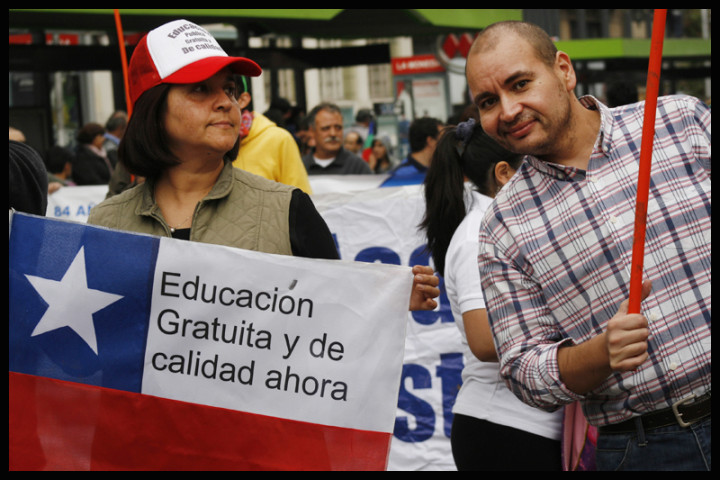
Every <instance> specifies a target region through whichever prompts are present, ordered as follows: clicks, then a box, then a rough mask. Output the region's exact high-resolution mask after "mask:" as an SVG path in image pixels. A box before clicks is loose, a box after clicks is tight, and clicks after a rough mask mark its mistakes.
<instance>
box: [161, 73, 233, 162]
mask: <svg viewBox="0 0 720 480" xmlns="http://www.w3.org/2000/svg"><path fill="white" fill-rule="evenodd" d="M235 93H236V84H235V81H234V79H233V76H232V74H231V73H230V71H229V70H227V69H225V70H221V71H220V72H219V73H217V74H215V75H214V76H212V77H210V78H209V79H207V80H205V81H203V82H200V83H194V84H185V85H173V86H172V87H171V88H170V90H169V92H168V97H167V102H166V112H165V132H166V134H167V136H168V144H169V147H170V151H171V152H172V153H173V154H174V155H175V156H176V157H177V158H178V159H180V160H181V161H183V160H185V159H190V158H201V157H202V158H207V157H218V158H220V159H222V157H223V155H224V154H225V153H226V152H228V151H230V150H232V148H233V147H234V146H235V142H236V141H237V138H238V134H239V131H240V118H241V105H240V104H238V102H237V100H236V99H235Z"/></svg>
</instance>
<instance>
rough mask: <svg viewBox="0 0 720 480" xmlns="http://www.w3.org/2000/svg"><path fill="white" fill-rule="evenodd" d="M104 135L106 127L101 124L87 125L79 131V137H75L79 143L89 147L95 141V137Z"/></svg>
mask: <svg viewBox="0 0 720 480" xmlns="http://www.w3.org/2000/svg"><path fill="white" fill-rule="evenodd" d="M104 134H105V127H103V126H102V125H100V124H99V123H86V124H85V125H83V127H82V128H81V129H80V130H78V132H77V135H75V139H76V140H77V141H78V143H82V144H83V145H89V144H91V143H92V142H93V140H95V137H97V136H98V135H104Z"/></svg>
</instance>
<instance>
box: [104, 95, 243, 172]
mask: <svg viewBox="0 0 720 480" xmlns="http://www.w3.org/2000/svg"><path fill="white" fill-rule="evenodd" d="M171 87H172V85H169V84H160V85H158V86H156V87H153V88H151V89H150V90H147V91H146V92H145V93H143V94H142V95H141V96H140V98H138V100H137V102H135V106H134V108H133V112H132V116H131V117H130V120H129V121H128V125H127V129H126V130H125V135H123V138H122V140H121V141H120V146H119V147H118V158H119V160H120V162H122V163H123V165H125V168H126V169H127V170H128V172H130V173H131V174H133V175H139V176H141V177H145V178H150V179H155V178H157V177H159V176H160V174H161V173H162V172H163V171H165V170H166V169H168V168H170V167H173V166H175V165H177V164H178V163H179V162H178V159H177V157H175V155H173V153H172V152H171V151H170V148H169V146H168V145H169V143H168V138H167V132H166V131H165V111H166V109H167V96H168V92H169V91H170V88H171ZM239 149H240V138H239V137H238V140H237V142H235V146H234V147H233V148H232V150H230V151H229V152H227V153H226V154H225V157H226V158H228V159H230V160H231V161H232V160H235V159H236V158H237V154H238V151H239Z"/></svg>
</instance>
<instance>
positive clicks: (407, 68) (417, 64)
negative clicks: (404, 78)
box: [392, 54, 445, 75]
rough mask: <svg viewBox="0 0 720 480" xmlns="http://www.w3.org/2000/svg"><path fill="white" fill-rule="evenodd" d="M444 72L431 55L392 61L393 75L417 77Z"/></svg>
mask: <svg viewBox="0 0 720 480" xmlns="http://www.w3.org/2000/svg"><path fill="white" fill-rule="evenodd" d="M444 71H445V68H444V67H443V66H442V64H441V63H440V62H439V61H438V59H437V58H435V55H433V54H427V55H414V56H412V57H401V58H393V59H392V72H393V75H417V74H420V73H442V72H444Z"/></svg>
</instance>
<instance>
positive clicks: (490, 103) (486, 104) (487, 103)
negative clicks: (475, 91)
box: [478, 98, 497, 110]
mask: <svg viewBox="0 0 720 480" xmlns="http://www.w3.org/2000/svg"><path fill="white" fill-rule="evenodd" d="M496 102H497V99H495V98H488V99H485V100H483V101H481V102H480V105H478V106H479V107H480V109H481V110H486V109H488V108H490V107H492V106H493V105H495V103H496Z"/></svg>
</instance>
